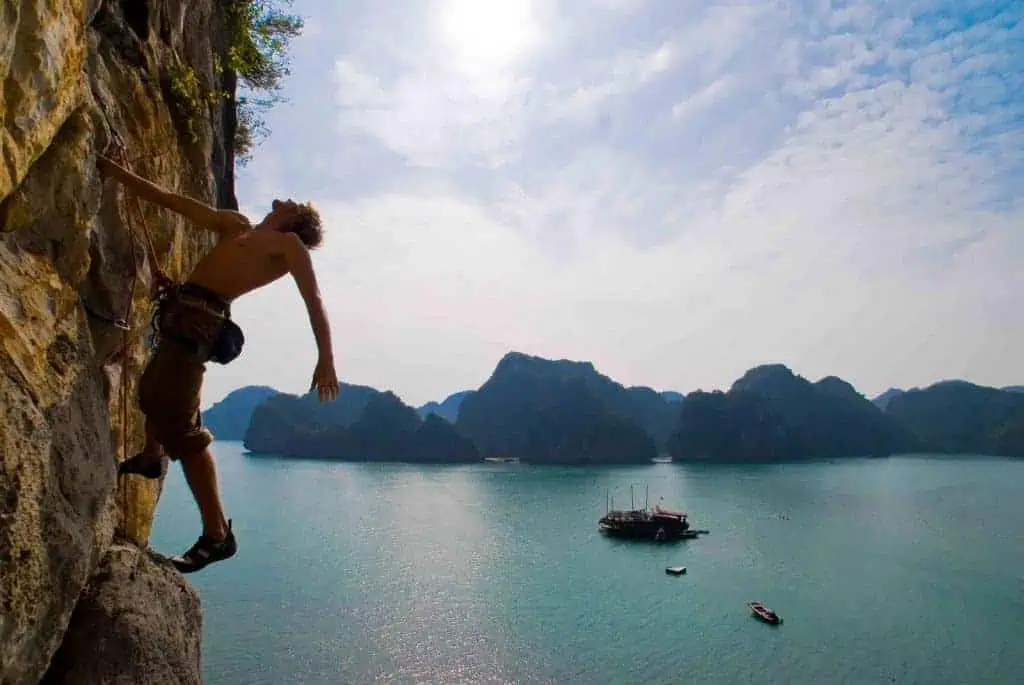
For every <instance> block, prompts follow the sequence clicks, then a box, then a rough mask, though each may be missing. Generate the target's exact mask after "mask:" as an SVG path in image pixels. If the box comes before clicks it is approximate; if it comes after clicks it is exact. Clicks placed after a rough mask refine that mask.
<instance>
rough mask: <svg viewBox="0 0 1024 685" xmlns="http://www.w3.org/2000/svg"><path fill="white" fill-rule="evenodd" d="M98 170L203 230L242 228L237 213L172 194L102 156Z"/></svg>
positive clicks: (223, 230) (219, 230)
mask: <svg viewBox="0 0 1024 685" xmlns="http://www.w3.org/2000/svg"><path fill="white" fill-rule="evenodd" d="M99 167H100V171H102V172H103V174H104V175H107V176H112V177H113V178H115V179H117V180H118V181H120V182H121V183H122V184H124V185H125V186H127V187H128V188H129V189H131V190H132V191H133V192H134V193H135V194H136V195H138V196H139V197H141V198H142V199H144V200H147V201H149V202H153V203H155V204H158V205H160V206H162V207H166V208H167V209H169V210H171V211H172V212H177V213H178V214H180V215H182V216H183V217H185V218H186V219H188V220H189V221H191V222H192V223H194V224H195V225H197V226H199V227H201V228H205V229H206V230H208V231H213V232H215V233H225V232H232V231H236V230H241V229H242V225H241V222H242V221H243V220H242V218H241V215H240V214H238V213H237V212H232V211H229V210H218V209H215V208H213V207H211V206H210V205H208V204H206V203H203V202H199V201H198V200H194V199H192V198H190V197H188V196H187V195H180V194H178V193H172V192H171V191H169V190H166V189H165V188H161V187H160V186H158V185H157V184H155V183H152V182H150V181H147V180H146V179H144V178H142V177H140V176H137V175H136V174H133V173H132V172H130V171H128V170H127V169H125V168H124V167H122V166H121V165H119V164H117V163H116V162H114V161H113V160H110V159H108V158H106V157H103V156H100V157H99Z"/></svg>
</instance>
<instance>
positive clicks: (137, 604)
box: [42, 545, 203, 685]
mask: <svg viewBox="0 0 1024 685" xmlns="http://www.w3.org/2000/svg"><path fill="white" fill-rule="evenodd" d="M202 620H203V617H202V612H201V611H200V607H199V595H198V594H197V593H196V591H195V589H193V588H192V586H191V585H189V584H188V583H186V582H185V580H184V577H183V576H182V575H181V574H180V573H178V572H177V571H176V570H174V567H173V566H171V564H170V562H169V561H166V560H162V559H160V558H158V557H154V556H151V555H150V554H149V553H148V552H144V551H142V550H140V549H139V548H137V547H135V546H132V545H115V546H114V547H112V548H111V549H110V551H108V552H107V554H106V555H105V556H104V558H103V561H102V563H101V564H100V567H99V570H98V572H97V573H96V575H95V576H94V577H93V579H92V581H91V582H90V583H89V585H88V586H87V587H86V589H85V592H84V593H83V595H82V599H81V600H80V601H79V602H78V606H77V607H75V611H74V613H73V614H72V615H71V624H70V625H69V626H68V632H67V635H66V636H65V638H64V642H63V644H61V647H60V649H59V650H57V653H56V654H55V655H54V657H53V661H52V663H51V665H50V669H49V671H48V672H47V674H46V677H45V678H44V679H43V681H42V682H43V685H96V684H97V683H109V684H110V685H115V684H117V685H119V684H122V683H123V684H124V685H134V684H135V683H174V685H192V684H193V683H201V682H202V661H201V658H200V647H201V643H202V641H201V635H202Z"/></svg>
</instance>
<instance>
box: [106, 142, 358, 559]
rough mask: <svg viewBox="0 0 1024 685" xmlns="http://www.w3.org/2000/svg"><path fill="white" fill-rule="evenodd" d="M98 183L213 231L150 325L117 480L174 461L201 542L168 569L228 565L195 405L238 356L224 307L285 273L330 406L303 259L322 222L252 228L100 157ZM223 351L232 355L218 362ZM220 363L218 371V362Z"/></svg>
mask: <svg viewBox="0 0 1024 685" xmlns="http://www.w3.org/2000/svg"><path fill="white" fill-rule="evenodd" d="M98 165H99V168H100V171H101V173H103V175H104V176H108V177H111V178H114V179H116V180H117V181H120V182H121V183H122V184H124V185H125V186H127V187H128V188H129V189H131V190H132V191H133V192H134V193H135V194H136V195H138V196H139V197H141V198H143V199H144V200H148V201H150V202H154V203H156V204H158V205H161V206H163V207H166V208H167V209H170V210H172V211H174V212H177V213H178V214H180V215H182V216H184V217H185V218H186V219H188V220H189V221H190V222H191V223H193V224H194V225H195V226H196V227H198V228H200V229H204V230H207V231H212V232H213V233H216V234H217V235H218V236H219V242H218V244H217V245H216V247H214V248H213V249H212V250H211V251H210V252H209V253H207V254H206V256H204V257H203V258H202V259H201V260H200V261H199V263H198V264H196V267H195V269H193V271H192V273H191V274H190V275H189V277H188V278H187V279H186V281H185V283H183V284H181V285H180V286H174V285H172V287H171V288H170V289H169V291H168V294H167V295H166V297H165V298H163V299H162V300H161V303H160V305H159V309H158V314H157V317H158V318H157V320H158V327H159V343H158V345H157V348H156V351H155V353H154V354H153V356H152V357H151V359H150V360H149V363H148V364H147V365H146V369H145V371H144V372H143V374H142V377H141V378H140V380H139V405H140V407H141V409H142V412H143V414H145V416H146V446H145V447H144V448H143V450H142V452H140V453H139V454H136V455H135V456H133V457H131V458H129V459H125V460H124V461H123V462H121V465H120V467H119V473H120V474H137V475H141V476H143V477H146V478H159V477H160V476H161V475H163V473H164V460H163V455H162V453H161V447H162V448H163V451H165V452H166V453H167V456H168V457H169V458H170V459H171V460H173V461H181V466H182V470H183V471H184V472H185V478H186V480H187V481H188V485H189V488H190V489H191V490H192V495H193V496H194V497H195V500H196V504H197V505H198V507H199V513H200V515H201V516H202V519H203V533H202V535H201V536H200V537H199V540H198V541H197V542H196V543H195V544H194V545H193V546H192V547H191V548H190V549H189V550H188V551H187V552H185V553H184V554H182V555H181V556H178V557H174V558H173V559H172V560H171V561H172V562H173V563H174V565H175V566H176V567H177V568H178V570H179V571H181V572H183V573H191V572H194V571H198V570H200V569H202V568H204V567H205V566H207V565H208V564H211V563H213V562H217V561H222V560H224V559H227V558H229V557H232V556H234V554H235V552H236V550H237V544H236V542H235V536H234V533H232V531H231V521H230V520H228V519H226V518H225V515H224V509H223V506H222V504H221V501H220V493H219V492H218V487H217V472H216V467H215V466H214V461H213V455H212V454H211V453H210V443H211V442H212V441H213V435H211V434H210V432H209V431H207V430H206V429H205V428H203V426H202V423H201V420H200V412H199V401H200V400H199V396H200V391H201V388H202V381H203V373H204V371H205V368H206V367H205V364H206V362H207V361H210V360H211V359H213V360H214V361H220V362H221V363H227V361H230V359H232V358H233V357H234V356H237V354H238V353H239V352H240V351H241V350H240V345H241V336H240V333H241V331H240V329H237V328H234V329H233V330H234V331H235V332H237V333H238V334H239V335H237V336H236V337H234V338H233V339H232V338H231V336H230V333H231V330H229V329H231V327H233V324H232V323H231V322H230V313H231V312H230V305H231V302H232V301H233V300H235V299H237V298H238V297H241V296H242V295H245V294H246V293H248V292H252V291H253V290H256V289H257V288H261V287H263V286H265V285H267V284H269V283H272V282H274V281H276V280H277V279H279V278H281V277H282V276H284V275H285V274H288V273H290V274H291V275H292V277H293V278H294V279H295V283H296V284H297V285H298V288H299V292H300V293H301V294H302V299H303V300H305V302H306V309H307V311H308V312H309V321H310V324H311V325H312V328H313V334H314V336H315V337H316V345H317V349H318V350H319V353H320V356H319V360H318V361H317V364H316V369H315V370H314V371H313V382H312V385H311V386H310V390H312V389H313V388H316V389H317V390H318V394H319V397H320V401H321V402H323V401H328V400H333V399H335V398H336V397H337V396H338V378H337V374H336V373H335V370H334V355H333V352H332V348H331V331H330V326H329V324H328V323H327V315H326V312H325V311H324V306H323V302H322V301H321V299H320V292H319V290H318V288H317V282H316V276H315V275H314V273H313V264H312V262H311V260H310V256H309V250H311V249H314V248H316V247H317V246H318V245H319V244H320V241H321V239H322V229H321V226H320V217H319V215H318V214H317V212H316V210H314V209H313V208H312V207H310V206H308V205H300V204H296V203H295V202H292V201H291V200H287V201H281V200H274V202H273V204H272V210H271V212H270V213H269V214H267V215H266V217H264V218H263V221H261V222H260V223H259V224H257V225H256V226H253V225H252V224H251V223H250V222H249V220H248V219H247V218H246V217H245V216H244V215H242V214H240V213H238V212H235V211H231V210H227V209H214V208H213V207H210V206H209V205H206V204H203V203H202V202H198V201H196V200H193V199H192V198H189V197H185V196H182V195H178V194H175V193H172V192H169V191H167V190H164V189H163V188H160V187H159V186H156V185H154V184H153V183H150V182H149V181H147V180H145V179H142V178H140V177H138V176H136V175H135V174H133V173H132V172H130V171H128V170H127V169H125V168H123V167H121V166H119V165H118V164H116V163H115V162H113V161H111V160H110V159H107V158H106V157H100V158H99V160H98ZM226 335H227V336H228V343H227V346H228V348H230V347H231V343H232V342H233V343H234V346H235V348H234V349H233V350H229V351H228V352H227V353H226V356H225V354H224V353H223V352H221V350H223V349H224V340H225V336H226ZM225 359H226V361H225Z"/></svg>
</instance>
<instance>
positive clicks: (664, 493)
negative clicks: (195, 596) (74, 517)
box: [150, 442, 1024, 685]
mask: <svg viewBox="0 0 1024 685" xmlns="http://www.w3.org/2000/svg"><path fill="white" fill-rule="evenodd" d="M214 452H215V454H216V457H217V461H218V468H219V476H220V485H221V490H222V495H223V498H224V501H225V504H226V509H227V512H228V515H229V517H230V518H231V519H232V520H233V527H234V531H235V534H236V536H237V539H238V543H239V549H238V554H237V555H236V556H235V557H234V558H232V559H230V560H228V561H225V562H222V563H219V564H216V565H213V566H210V567H208V568H207V569H205V570H203V571H201V572H199V573H196V574H193V575H190V576H188V579H189V581H190V582H192V583H193V584H194V586H195V587H196V588H197V589H198V590H199V592H200V593H201V596H202V601H203V657H202V658H203V671H204V676H205V679H206V682H207V683H208V684H210V685H285V684H288V685H300V684H309V685H313V684H317V685H319V684H324V685H326V684H347V683H352V684H357V683H444V684H447V683H581V684H584V683H585V684H587V685H600V684H603V683H609V684H611V683H616V684H617V683H622V684H623V685H626V684H632V683H638V682H657V683H695V684H701V683H703V684H706V685H725V684H730V685H732V684H737V685H738V684H744V685H749V684H752V683H754V684H757V683H763V684H765V685H769V684H778V685H875V684H878V685H888V684H892V683H900V684H915V685H987V684H991V685H1021V683H1024V461H1013V460H1008V459H997V458H987V457H980V456H979V457H963V458H941V457H928V456H911V457H899V458H889V459H865V460H842V461H832V462H827V461H823V462H815V463H804V464H787V465H767V466H735V465H730V466H726V465H684V464H650V465H641V466H633V467H556V466H530V465H522V464H491V463H480V464H472V465H458V466H420V465H404V464H376V463H343V462H329V461H316V460H300V459H289V458H280V457H273V456H259V455H253V454H249V453H247V452H246V451H245V449H244V447H243V446H242V445H241V444H240V443H232V442H218V443H216V444H215V446H214ZM631 498H632V500H631ZM662 498H663V499H662ZM609 500H611V503H612V504H613V506H614V507H616V508H628V507H630V506H631V502H632V505H633V506H637V507H640V506H644V505H645V503H646V504H648V505H651V506H653V505H654V504H656V503H658V502H660V503H661V504H662V506H664V507H666V508H673V509H680V510H683V511H686V512H687V513H688V514H689V517H690V521H691V523H692V524H693V526H694V527H695V528H699V529H707V530H708V531H709V533H708V534H707V535H705V536H702V537H700V538H698V539H696V540H688V541H683V542H679V543H674V544H653V543H644V542H627V541H619V540H615V539H609V538H607V537H605V536H604V535H602V534H601V533H600V532H599V530H598V519H599V518H600V517H601V516H602V515H603V514H604V512H605V510H606V507H607V506H608V503H609ZM645 500H646V501H645ZM199 530H200V519H199V514H198V511H197V509H196V507H195V505H194V503H193V501H192V499H191V496H190V494H189V492H188V489H187V486H186V484H185V481H184V477H183V475H182V473H181V471H180V468H179V467H177V466H176V465H175V466H173V467H172V469H171V471H170V472H169V475H168V477H167V481H166V483H165V486H164V491H163V494H162V497H161V500H160V503H159V506H158V509H157V515H156V520H155V523H154V530H153V534H152V537H151V540H150V542H151V546H152V547H153V548H154V549H156V550H157V551H160V552H163V553H166V554H174V553H178V552H181V551H184V550H185V549H186V548H187V547H188V546H189V545H191V544H192V543H193V542H194V540H195V538H196V536H197V535H198V534H199ZM673 565H683V566H686V567H687V572H686V573H685V574H684V575H680V576H672V575H668V574H666V572H665V569H666V567H668V566H673ZM750 600H758V601H763V602H765V603H766V604H767V605H768V606H769V607H771V608H772V609H774V610H775V611H776V612H777V613H778V614H779V615H780V616H781V617H782V618H783V623H782V624H781V625H779V626H770V625H767V624H764V623H762V622H760V621H758V620H756V619H755V618H754V617H753V616H752V615H751V612H750V610H749V608H748V606H747V602H748V601H750Z"/></svg>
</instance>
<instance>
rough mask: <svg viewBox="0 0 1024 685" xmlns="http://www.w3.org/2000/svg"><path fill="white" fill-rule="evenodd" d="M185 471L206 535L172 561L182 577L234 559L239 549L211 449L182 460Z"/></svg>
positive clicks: (204, 449)
mask: <svg viewBox="0 0 1024 685" xmlns="http://www.w3.org/2000/svg"><path fill="white" fill-rule="evenodd" d="M181 467H182V470H184V472H185V479H186V480H187V481H188V486H189V488H190V489H191V490H192V496H193V497H194V498H195V500H196V505H197V506H198V507H199V514H200V516H202V518H203V534H202V535H201V536H200V537H199V540H197V541H196V543H195V544H194V545H193V546H192V548H191V549H189V550H188V551H187V552H185V553H184V554H182V555H181V556H180V557H175V558H174V559H172V560H171V561H172V562H173V563H174V565H175V566H176V567H177V569H178V570H179V571H181V572H182V573H192V572H194V571H198V570H200V569H202V568H203V567H205V566H207V565H209V564H212V563H214V562H216V561H222V560H224V559H228V558H230V557H232V556H234V555H235V552H236V551H237V550H238V546H237V544H236V543H235V536H234V533H232V532H231V522H230V521H229V520H227V519H226V518H225V516H224V507H223V505H222V504H221V500H220V491H219V489H218V487H217V466H216V464H215V463H214V460H213V454H212V453H211V452H210V448H209V447H205V448H203V450H202V451H201V452H200V453H199V454H196V455H194V456H191V457H184V458H182V459H181Z"/></svg>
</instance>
